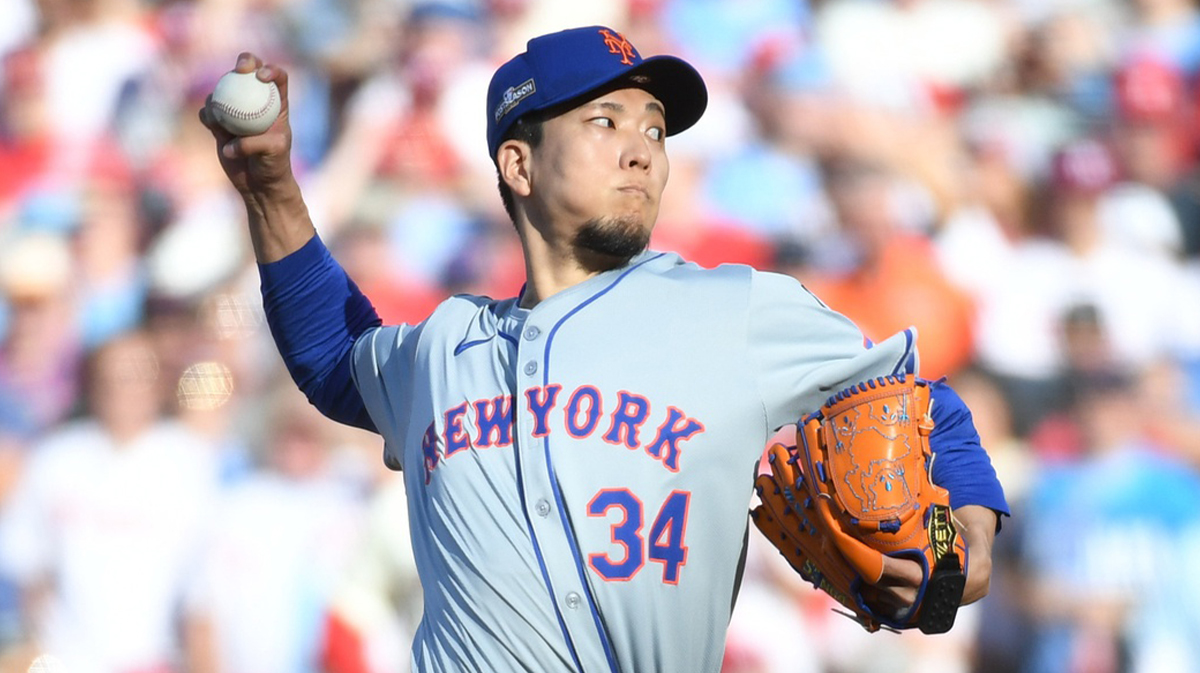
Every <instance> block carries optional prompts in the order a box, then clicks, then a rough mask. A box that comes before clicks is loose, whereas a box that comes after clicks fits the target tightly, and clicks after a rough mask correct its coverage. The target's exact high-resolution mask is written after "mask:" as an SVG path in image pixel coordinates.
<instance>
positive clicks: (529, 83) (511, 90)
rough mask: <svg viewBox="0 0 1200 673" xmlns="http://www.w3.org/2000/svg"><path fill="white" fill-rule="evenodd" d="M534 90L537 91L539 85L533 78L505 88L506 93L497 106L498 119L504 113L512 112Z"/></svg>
mask: <svg viewBox="0 0 1200 673" xmlns="http://www.w3.org/2000/svg"><path fill="white" fill-rule="evenodd" d="M534 91H537V86H536V85H535V84H534V83H533V80H532V79H527V80H525V81H524V82H521V83H520V84H518V85H517V86H510V87H508V88H507V89H505V90H504V94H503V95H502V96H501V97H500V104H499V105H497V106H496V121H500V119H501V118H503V117H504V115H506V114H508V113H509V112H512V109H513V108H515V107H516V106H517V103H520V102H521V100H522V99H523V98H525V97H527V96H529V95H530V94H532V93H533V92H534Z"/></svg>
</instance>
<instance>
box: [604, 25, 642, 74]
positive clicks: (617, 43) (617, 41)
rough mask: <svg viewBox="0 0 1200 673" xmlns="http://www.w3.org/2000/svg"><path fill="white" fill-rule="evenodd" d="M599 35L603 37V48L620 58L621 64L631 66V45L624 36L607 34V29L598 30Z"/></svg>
mask: <svg viewBox="0 0 1200 673" xmlns="http://www.w3.org/2000/svg"><path fill="white" fill-rule="evenodd" d="M600 34H601V35H603V36H604V46H606V47H608V51H609V53H612V54H617V55H618V56H620V57H621V63H624V64H625V65H633V61H631V60H630V59H632V58H633V57H634V52H633V45H632V44H629V40H626V39H625V36H624V35H622V34H620V33H612V32H609V30H608V29H607V28H602V29H600Z"/></svg>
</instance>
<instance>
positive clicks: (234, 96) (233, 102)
mask: <svg viewBox="0 0 1200 673" xmlns="http://www.w3.org/2000/svg"><path fill="white" fill-rule="evenodd" d="M279 109H280V100H279V89H278V88H277V87H276V86H275V83H274V82H264V81H262V80H260V79H259V78H258V76H257V75H255V74H254V73H253V72H236V71H230V72H227V73H225V74H224V75H222V76H221V79H219V80H217V86H216V87H214V88H213V92H212V99H211V100H210V102H209V111H210V112H211V113H212V116H213V119H215V120H216V121H217V123H219V124H220V125H221V126H223V127H224V128H225V130H226V131H229V132H230V133H232V134H234V135H235V136H256V135H258V134H260V133H263V132H264V131H266V130H267V129H269V128H271V124H274V123H275V119H276V118H277V117H278V116H279Z"/></svg>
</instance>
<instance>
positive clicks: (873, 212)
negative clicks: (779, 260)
mask: <svg viewBox="0 0 1200 673" xmlns="http://www.w3.org/2000/svg"><path fill="white" fill-rule="evenodd" d="M828 184H829V190H830V194H831V196H832V199H833V203H834V207H835V210H836V213H837V216H838V222H839V224H840V225H841V228H842V231H843V236H842V237H841V238H840V239H838V240H837V241H836V242H837V243H841V244H842V245H844V246H845V248H844V249H843V250H842V251H840V252H839V254H837V255H835V256H834V257H837V258H838V259H837V261H836V262H835V261H834V260H833V259H830V258H817V259H815V260H814V261H813V265H812V266H811V267H810V269H809V270H808V271H805V272H802V273H803V275H802V277H801V280H802V281H804V283H805V284H806V285H807V286H808V287H809V289H811V290H812V291H813V293H814V294H816V295H817V296H818V297H820V298H821V300H822V301H824V302H825V303H826V304H828V305H829V306H830V307H831V308H833V309H834V310H836V311H839V312H841V313H843V314H845V315H846V316H847V317H849V318H850V319H851V320H853V321H854V322H855V323H856V324H857V325H858V327H859V328H860V329H861V330H862V331H863V334H864V335H865V336H866V337H867V338H869V339H875V340H879V339H883V338H885V337H886V336H887V335H889V334H895V333H896V332H898V331H902V330H904V329H906V328H908V327H909V326H913V325H915V326H916V328H917V332H918V333H919V334H920V339H921V374H922V375H923V376H928V377H931V378H937V377H939V376H944V375H947V374H951V373H953V372H954V371H956V370H957V369H958V368H960V367H962V366H963V365H965V364H966V363H967V362H968V360H969V359H970V358H971V355H972V346H973V343H974V338H973V335H972V332H971V330H972V310H973V307H972V305H971V300H970V298H969V297H968V296H967V295H966V293H964V292H963V291H961V290H960V289H959V288H957V287H955V286H953V285H952V284H951V283H950V282H949V281H948V280H947V278H946V277H945V276H943V275H942V273H941V271H940V268H939V266H938V263H937V259H936V257H935V256H934V251H933V247H932V245H931V244H930V242H929V241H928V239H926V238H925V237H923V236H920V235H917V234H913V233H910V232H906V231H904V230H902V229H901V228H900V227H899V226H898V225H897V223H896V216H895V208H896V202H895V201H894V196H895V193H896V192H895V189H894V185H895V183H894V181H893V180H892V178H891V176H890V175H889V174H888V173H886V172H885V171H883V170H882V169H881V168H880V167H879V166H874V165H871V164H869V163H863V162H857V161H854V160H846V161H843V162H837V163H834V164H832V165H831V167H830V173H829V179H828ZM820 252H821V251H820V250H818V251H816V254H818V255H819V254H820ZM837 262H841V264H840V265H839V264H838V263H837Z"/></svg>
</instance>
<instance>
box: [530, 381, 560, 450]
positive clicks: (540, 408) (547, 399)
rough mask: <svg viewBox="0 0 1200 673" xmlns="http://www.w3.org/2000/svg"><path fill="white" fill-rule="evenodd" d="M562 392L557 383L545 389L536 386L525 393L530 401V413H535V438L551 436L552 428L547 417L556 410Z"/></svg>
mask: <svg viewBox="0 0 1200 673" xmlns="http://www.w3.org/2000/svg"><path fill="white" fill-rule="evenodd" d="M560 390H562V386H561V385H559V384H557V383H555V384H553V385H549V386H545V387H542V386H534V387H533V388H530V389H529V390H526V391H525V399H526V400H528V401H529V411H530V412H532V413H533V436H534V437H545V436H546V435H548V434H550V426H549V425H548V424H547V423H546V417H547V416H548V415H549V414H550V410H551V409H553V408H554V403H555V401H556V400H558V393H559V391H560Z"/></svg>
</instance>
